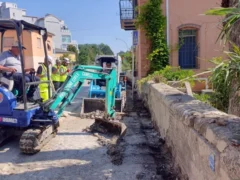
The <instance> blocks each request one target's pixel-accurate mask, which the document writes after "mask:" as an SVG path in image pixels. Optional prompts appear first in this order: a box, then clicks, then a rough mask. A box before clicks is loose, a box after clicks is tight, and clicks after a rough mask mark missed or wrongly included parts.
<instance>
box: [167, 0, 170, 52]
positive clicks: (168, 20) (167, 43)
mask: <svg viewBox="0 0 240 180" xmlns="http://www.w3.org/2000/svg"><path fill="white" fill-rule="evenodd" d="M166 18H167V45H168V47H169V44H170V43H169V0H166Z"/></svg>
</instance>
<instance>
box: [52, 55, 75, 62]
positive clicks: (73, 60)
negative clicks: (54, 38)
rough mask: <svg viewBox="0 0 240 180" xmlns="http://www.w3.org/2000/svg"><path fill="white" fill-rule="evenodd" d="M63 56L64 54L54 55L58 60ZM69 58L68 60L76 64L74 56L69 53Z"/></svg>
mask: <svg viewBox="0 0 240 180" xmlns="http://www.w3.org/2000/svg"><path fill="white" fill-rule="evenodd" d="M63 54H64V53H56V54H55V58H60V57H61V56H63ZM69 57H70V60H71V61H72V62H76V54H74V53H71V54H69Z"/></svg>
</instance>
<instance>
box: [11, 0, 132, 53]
mask: <svg viewBox="0 0 240 180" xmlns="http://www.w3.org/2000/svg"><path fill="white" fill-rule="evenodd" d="M7 2H14V3H17V6H18V8H22V9H26V11H27V15H29V16H37V17H43V16H44V15H45V14H53V15H55V16H56V17H58V18H60V19H62V20H64V22H65V24H66V25H67V26H68V28H69V29H70V31H71V32H72V39H73V40H77V41H78V44H86V43H88V44H91V43H96V44H100V43H104V44H107V45H109V46H110V47H111V49H112V50H113V51H114V53H118V52H119V51H121V50H123V51H126V50H127V49H129V48H130V47H131V45H132V35H131V33H132V32H131V31H124V30H122V29H121V25H120V15H119V0H39V1H37V0H9V1H7ZM116 39H121V40H116Z"/></svg>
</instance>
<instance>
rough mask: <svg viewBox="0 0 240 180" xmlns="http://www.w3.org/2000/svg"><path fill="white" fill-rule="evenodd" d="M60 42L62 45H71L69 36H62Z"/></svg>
mask: <svg viewBox="0 0 240 180" xmlns="http://www.w3.org/2000/svg"><path fill="white" fill-rule="evenodd" d="M62 42H63V43H71V36H69V35H64V36H62Z"/></svg>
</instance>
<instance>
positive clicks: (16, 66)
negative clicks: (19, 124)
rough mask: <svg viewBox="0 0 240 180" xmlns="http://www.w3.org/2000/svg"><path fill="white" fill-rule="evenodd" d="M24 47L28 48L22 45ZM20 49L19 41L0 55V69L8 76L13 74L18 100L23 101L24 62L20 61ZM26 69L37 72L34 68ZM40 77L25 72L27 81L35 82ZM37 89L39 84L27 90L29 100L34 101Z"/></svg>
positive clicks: (26, 70)
mask: <svg viewBox="0 0 240 180" xmlns="http://www.w3.org/2000/svg"><path fill="white" fill-rule="evenodd" d="M22 49H26V48H25V47H24V46H23V45H22ZM19 56H20V50H19V47H18V42H15V43H14V44H13V45H12V47H11V49H10V50H8V51H5V52H3V53H2V54H1V55H0V71H3V72H5V73H4V76H5V77H6V78H8V77H9V76H10V75H11V74H12V76H13V80H14V84H15V85H14V87H15V88H16V89H17V90H18V95H17V100H18V101H22V100H23V85H22V78H23V74H22V67H21V65H22V63H21V61H20V57H19ZM24 71H25V72H26V73H27V72H35V70H34V69H33V68H26V69H24ZM39 80H40V79H39V78H38V77H35V76H32V75H31V74H25V82H26V83H29V82H33V81H39ZM36 89H37V85H32V86H30V89H29V91H28V92H27V100H28V101H29V102H32V101H34V100H33V95H34V92H35V90H36Z"/></svg>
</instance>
